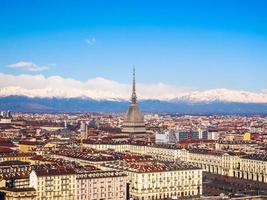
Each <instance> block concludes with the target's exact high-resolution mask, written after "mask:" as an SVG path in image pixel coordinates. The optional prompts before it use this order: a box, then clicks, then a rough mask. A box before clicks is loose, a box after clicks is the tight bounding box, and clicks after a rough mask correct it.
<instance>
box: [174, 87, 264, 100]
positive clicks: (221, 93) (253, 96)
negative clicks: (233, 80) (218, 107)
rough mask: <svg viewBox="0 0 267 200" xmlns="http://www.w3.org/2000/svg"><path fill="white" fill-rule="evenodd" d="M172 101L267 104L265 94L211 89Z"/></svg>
mask: <svg viewBox="0 0 267 200" xmlns="http://www.w3.org/2000/svg"><path fill="white" fill-rule="evenodd" d="M174 101H187V102H192V103H197V102H214V101H219V102H236V103H267V93H255V92H248V91H237V90H228V89H224V88H222V89H212V90H206V91H194V92H191V93H188V94H185V95H181V96H180V97H177V98H175V99H174Z"/></svg>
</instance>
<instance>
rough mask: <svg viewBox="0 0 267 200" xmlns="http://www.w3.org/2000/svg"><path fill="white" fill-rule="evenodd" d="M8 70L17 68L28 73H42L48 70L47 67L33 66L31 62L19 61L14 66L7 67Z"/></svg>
mask: <svg viewBox="0 0 267 200" xmlns="http://www.w3.org/2000/svg"><path fill="white" fill-rule="evenodd" d="M8 67H10V68H18V69H23V70H28V71H44V70H48V69H49V67H48V66H39V65H36V64H34V63H33V62H26V61H20V62H17V63H14V64H10V65H8Z"/></svg>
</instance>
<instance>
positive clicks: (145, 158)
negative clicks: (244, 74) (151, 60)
mask: <svg viewBox="0 0 267 200" xmlns="http://www.w3.org/2000/svg"><path fill="white" fill-rule="evenodd" d="M135 85H136V83H135V71H134V73H133V83H132V95H131V103H130V106H129V109H128V111H127V113H126V114H123V113H121V114H120V113H113V114H112V113H109V114H107V113H78V114H75V113H70V114H67V113H65V114H62V113H61V114H55V113H54V114H53V113H52V114H51V113H50V114H45V113H21V112H10V111H1V117H0V128H1V129H0V137H1V140H0V159H1V160H0V161H1V162H0V174H1V176H0V177H1V181H0V184H1V188H0V192H1V198H2V199H7V200H11V199H37V200H41V199H47V200H49V199H58V200H60V199H62V200H63V199H70V200H72V199H73V200H74V199H80V200H82V199H91V200H100V199H101V200H102V199H110V200H119V199H121V200H124V199H132V200H156V199H180V198H181V199H229V198H233V199H234V198H236V199H251V198H252V199H264V195H267V154H266V148H267V145H266V143H267V117H261V116H189V115H188V116H187V115H185V116H176V115H168V114H165V115H163V114H149V113H147V114H145V115H143V113H142V112H141V110H140V109H139V107H138V102H137V95H136V86H135Z"/></svg>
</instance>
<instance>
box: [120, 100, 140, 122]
mask: <svg viewBox="0 0 267 200" xmlns="http://www.w3.org/2000/svg"><path fill="white" fill-rule="evenodd" d="M124 122H130V123H144V115H143V114H142V112H141V110H140V109H139V108H138V106H137V104H131V105H130V107H129V109H128V111H127V113H126V115H125V119H124Z"/></svg>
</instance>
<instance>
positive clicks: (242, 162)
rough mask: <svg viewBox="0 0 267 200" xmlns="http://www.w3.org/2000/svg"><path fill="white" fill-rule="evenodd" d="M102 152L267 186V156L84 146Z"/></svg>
mask: <svg viewBox="0 0 267 200" xmlns="http://www.w3.org/2000/svg"><path fill="white" fill-rule="evenodd" d="M85 146H87V147H90V148H95V149H99V150H107V149H113V150H114V151H118V152H124V151H128V152H132V153H140V154H147V155H151V156H153V157H155V158H158V159H163V160H169V161H171V160H173V161H178V160H182V161H187V162H189V163H191V164H193V165H194V166H196V167H200V168H202V169H203V170H204V171H206V172H210V173H214V174H219V175H225V176H232V177H233V176H234V177H238V178H244V179H248V180H254V181H260V182H266V183H267V155H266V154H257V155H254V154H252V155H247V156H246V154H240V153H239V154H234V153H223V151H216V150H215V151H208V150H190V151H188V150H185V149H177V148H169V147H166V146H162V147H160V146H145V145H144V146H140V145H133V144H85Z"/></svg>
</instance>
